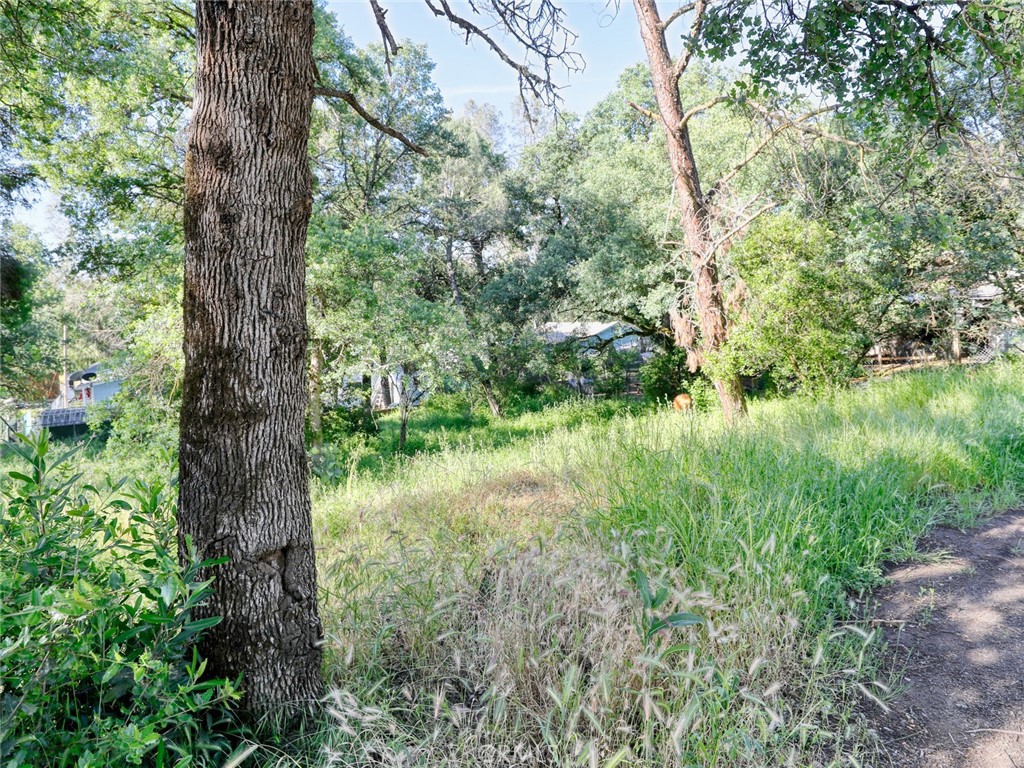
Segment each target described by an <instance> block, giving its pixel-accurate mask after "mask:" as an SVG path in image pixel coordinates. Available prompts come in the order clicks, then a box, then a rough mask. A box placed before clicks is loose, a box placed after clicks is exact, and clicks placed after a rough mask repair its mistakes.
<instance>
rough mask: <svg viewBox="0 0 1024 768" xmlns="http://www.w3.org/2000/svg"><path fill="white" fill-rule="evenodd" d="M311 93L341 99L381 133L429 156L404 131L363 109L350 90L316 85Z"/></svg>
mask: <svg viewBox="0 0 1024 768" xmlns="http://www.w3.org/2000/svg"><path fill="white" fill-rule="evenodd" d="M313 94H314V95H315V96H326V97H328V98H333V99H341V100H342V101H344V102H345V103H346V104H348V105H349V106H350V107H352V109H353V110H354V111H355V113H356V114H357V115H359V116H360V117H361V118H363V120H365V121H366V122H367V123H369V124H370V125H372V126H373V127H374V128H376V129H377V130H378V131H380V132H381V133H386V134H387V135H388V136H391V137H392V138H395V139H398V140H399V141H400V142H402V143H403V144H404V145H405V146H407V147H408V148H409V149H411V150H412V151H413V152H415V153H416V154H418V155H423V156H424V157H430V153H429V152H427V150H425V149H424V148H423V147H421V146H420V145H419V144H416V143H415V142H414V141H412V140H411V139H409V138H408V137H407V136H406V135H405V134H404V133H402V132H401V131H399V130H397V129H395V128H392V127H391V126H389V125H385V124H384V123H382V122H381V121H380V120H378V119H377V118H376V117H374V116H373V115H371V114H370V113H369V112H367V111H366V110H365V109H363V107H362V105H361V104H360V103H359V101H358V100H357V99H356V96H355V94H354V93H352V92H351V91H342V90H340V89H338V88H328V87H325V86H321V85H318V86H316V87H315V88H314V89H313Z"/></svg>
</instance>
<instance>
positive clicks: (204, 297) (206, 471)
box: [178, 0, 323, 715]
mask: <svg viewBox="0 0 1024 768" xmlns="http://www.w3.org/2000/svg"><path fill="white" fill-rule="evenodd" d="M196 38H197V63H196V74H195V99H194V113H193V117H192V123H191V128H190V136H189V141H188V149H187V155H186V161H185V296H184V323H185V338H184V351H185V377H184V389H183V393H182V409H181V454H180V500H179V508H178V526H179V530H178V539H179V546H180V551H181V557H182V558H185V557H187V556H188V553H187V548H186V542H187V541H188V540H191V541H192V542H193V544H194V546H195V548H196V550H197V552H198V554H199V556H200V557H202V558H214V557H227V558H229V559H230V560H229V562H227V563H226V564H224V565H220V566H217V567H214V568H212V569H210V570H209V571H208V572H207V573H205V574H203V576H204V577H208V576H213V577H215V580H214V582H213V587H212V589H213V596H212V597H211V599H210V600H209V602H208V603H207V604H206V605H204V606H203V607H202V608H201V609H200V610H199V611H198V613H199V614H200V615H204V616H221V617H223V621H222V622H221V623H220V624H219V625H218V626H216V627H214V628H213V629H212V630H209V631H208V632H207V634H206V635H205V636H204V638H203V639H202V641H201V643H200V652H201V653H202V655H203V656H204V657H205V658H206V659H207V660H208V663H209V666H208V670H209V672H210V673H211V674H213V675H218V676H226V677H229V678H233V677H235V676H237V675H238V674H241V675H242V676H243V682H242V685H243V688H244V691H245V698H244V702H243V706H244V708H245V709H246V710H247V711H248V712H250V713H251V714H256V715H260V714H264V713H268V712H272V711H274V712H276V711H280V710H282V709H283V710H286V711H291V712H294V711H296V710H299V709H305V708H308V707H310V706H313V705H315V703H316V702H317V701H318V699H319V698H320V696H321V695H322V687H323V684H322V672H321V649H320V641H321V636H322V630H321V624H320V618H319V614H318V612H317V600H316V598H317V594H316V567H315V561H314V552H313V536H312V522H311V516H310V501H309V489H308V478H307V465H306V448H305V444H304V418H305V409H306V335H307V332H306V312H305V264H304V260H305V243H306V230H307V225H308V223H309V217H310V211H311V195H312V192H311V190H312V186H311V185H312V178H311V174H310V170H309V161H308V156H307V151H308V150H307V141H308V137H309V126H310V110H311V106H312V101H313V83H314V78H315V69H314V63H313V57H312V44H313V3H312V0H275V2H264V1H263V0H217V1H215V0H200V2H197V3H196Z"/></svg>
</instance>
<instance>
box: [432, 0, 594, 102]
mask: <svg viewBox="0 0 1024 768" xmlns="http://www.w3.org/2000/svg"><path fill="white" fill-rule="evenodd" d="M424 2H426V4H427V7H428V8H429V9H430V10H431V12H432V13H433V14H434V15H435V16H438V17H441V18H446V19H448V21H449V22H451V24H452V25H454V26H455V27H457V28H458V29H460V30H462V32H463V33H464V34H465V36H466V42H467V43H468V42H469V40H470V39H471V38H473V37H476V38H478V39H480V40H482V41H483V42H484V43H485V44H486V45H487V46H488V47H489V48H490V49H491V50H492V51H494V53H495V54H496V55H497V56H498V58H499V59H501V60H502V61H503V62H504V63H505V64H507V65H508V66H509V67H510V68H511V69H512V70H513V71H515V72H516V74H517V75H518V76H519V93H520V96H521V97H522V102H523V108H524V110H525V113H526V117H527V119H528V120H532V118H531V116H530V110H529V104H528V101H527V95H528V94H530V95H532V96H534V97H535V98H537V99H539V100H540V101H541V103H544V104H547V105H554V104H555V103H557V101H558V93H557V91H558V86H556V85H555V84H554V82H553V79H552V67H553V65H554V64H556V63H557V64H561V65H562V66H564V67H565V69H566V71H567V72H579V71H582V70H583V68H584V66H585V63H584V61H583V57H582V56H580V54H578V53H576V52H575V51H573V50H571V45H572V44H573V43H575V42H576V35H575V34H574V33H573V32H571V31H570V30H569V29H568V28H567V27H566V26H565V23H564V13H563V11H562V10H561V8H559V7H558V5H556V4H555V3H554V2H552V0H487V2H486V4H485V5H482V6H480V7H478V3H477V2H476V1H475V0H470V2H469V7H470V9H471V10H472V11H473V12H474V13H477V14H480V13H482V11H481V8H486V10H487V12H488V13H489V14H490V16H491V20H492V21H495V22H496V24H491V25H484V26H482V25H479V24H476V23H474V22H473V21H470V20H469V19H467V18H465V17H464V16H461V15H459V14H458V13H456V12H455V11H454V10H453V9H452V7H451V5H450V4H449V2H448V0H424ZM494 26H500V27H502V28H503V29H504V30H505V32H507V33H508V35H509V36H510V37H511V38H512V39H513V40H515V41H516V42H517V43H518V44H519V45H521V46H522V47H523V48H524V49H525V56H524V59H525V60H524V61H523V62H518V61H516V60H515V59H514V58H513V57H512V55H511V54H510V53H509V52H508V51H507V50H506V49H505V48H504V47H503V46H502V45H501V44H500V43H499V42H498V40H497V39H496V38H495V37H494V36H493V35H492V34H490V30H491V29H492V28H493V27H494ZM531 58H532V59H533V60H534V65H533V66H536V67H537V68H539V70H540V71H539V72H538V71H535V70H534V68H533V66H531V64H530V59H531Z"/></svg>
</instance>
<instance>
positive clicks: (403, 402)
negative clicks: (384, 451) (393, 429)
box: [398, 381, 409, 453]
mask: <svg viewBox="0 0 1024 768" xmlns="http://www.w3.org/2000/svg"><path fill="white" fill-rule="evenodd" d="M398 419H399V424H400V426H399V431H398V452H399V453H401V452H402V451H404V450H405V441H406V439H407V438H408V437H409V397H408V395H407V394H406V391H405V382H404V381H403V382H402V383H401V384H400V385H399V394H398Z"/></svg>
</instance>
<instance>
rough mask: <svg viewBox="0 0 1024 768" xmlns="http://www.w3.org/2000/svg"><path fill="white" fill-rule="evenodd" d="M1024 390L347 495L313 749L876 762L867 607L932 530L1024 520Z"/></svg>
mask: <svg viewBox="0 0 1024 768" xmlns="http://www.w3.org/2000/svg"><path fill="white" fill-rule="evenodd" d="M1022 372H1024V371H1022V370H1021V368H1020V367H1019V366H1013V365H1009V364H1006V365H995V366H990V367H987V368H985V369H979V370H964V369H961V370H949V371H936V372H928V373H920V374H914V375H908V376H904V377H900V378H897V379H895V380H893V381H886V382H872V383H871V384H870V385H868V386H866V387H864V388H861V389H856V390H852V391H848V392H844V393H839V394H836V395H835V396H833V397H832V398H830V399H826V400H812V399H810V398H799V397H797V398H788V399H780V400H774V401H765V402H755V403H752V405H751V414H750V418H749V419H748V420H747V421H746V422H745V423H743V424H740V425H738V426H736V427H732V428H727V427H725V425H723V424H722V423H721V422H720V421H719V420H718V418H717V417H715V416H713V415H696V416H690V415H677V414H672V413H664V412H661V413H656V414H651V415H641V416H626V417H623V418H618V419H615V420H612V421H610V422H608V423H604V424H591V425H583V426H581V427H578V428H576V429H574V430H571V431H569V430H565V431H559V430H556V431H553V432H550V433H548V434H546V435H544V436H543V437H541V438H539V439H537V440H534V441H530V442H528V443H523V444H517V445H510V446H505V447H503V448H500V449H496V450H479V451H466V450H458V451H448V452H442V453H440V454H436V455H433V456H423V457H420V458H417V459H412V460H410V461H408V462H406V463H405V464H404V465H403V466H402V468H401V471H400V472H397V473H396V474H395V475H394V476H392V477H389V478H387V479H386V480H383V481H382V480H381V478H380V477H370V476H364V475H356V476H353V477H351V478H350V479H349V481H348V482H347V483H346V484H345V485H344V486H343V487H341V488H325V489H322V490H321V495H320V497H319V499H318V502H317V509H318V515H317V522H318V526H319V528H320V533H321V543H322V547H323V551H322V553H321V555H320V562H321V564H322V584H323V589H324V611H323V613H324V615H325V617H327V621H328V626H329V644H328V647H329V649H330V653H329V668H328V672H329V678H330V680H331V684H332V687H333V691H334V692H333V694H332V700H331V706H330V713H331V715H332V717H333V722H332V723H331V724H330V725H328V726H326V727H325V728H324V730H323V731H322V732H321V733H320V734H319V736H318V737H317V738H316V739H314V740H313V744H312V748H313V753H316V751H317V750H321V751H320V753H319V754H320V756H319V758H317V760H318V762H319V763H320V764H324V765H345V766H357V765H358V766H362V765H366V766H369V765H394V766H399V765H401V766H406V765H409V766H411V765H422V766H435V765H450V766H456V765H459V766H465V765H494V766H527V765H558V766H576V765H579V766H605V765H622V766H638V767H639V766H652V767H653V766H667V765H672V766H691V765H692V766H748V765H749V766H777V765H801V766H803V765H849V764H857V762H858V761H859V760H863V759H865V756H866V755H869V754H870V750H871V745H870V743H869V740H868V739H867V736H866V731H865V728H864V727H863V724H862V723H861V721H860V719H859V718H858V717H857V716H856V715H855V714H854V713H855V711H856V709H857V707H858V705H860V704H861V703H862V702H864V701H867V700H874V701H881V700H883V699H884V698H885V696H886V690H887V688H886V681H885V680H884V679H881V673H880V672H879V671H878V667H877V664H878V643H877V642H876V641H875V637H874V635H873V634H872V633H871V632H869V631H867V630H866V629H865V628H864V627H863V626H862V625H861V624H859V623H858V621H857V620H856V619H857V617H856V611H855V610H854V605H853V604H854V602H855V599H856V597H857V595H858V594H859V592H860V591H862V590H864V589H865V588H868V587H870V586H872V585H874V584H877V583H878V582H879V580H880V579H881V575H882V566H883V563H884V562H885V561H886V560H890V559H900V558H906V557H910V556H912V555H913V552H914V545H915V542H916V540H917V539H918V538H919V537H920V535H921V534H922V533H923V532H924V531H926V530H927V529H928V528H929V527H930V526H932V525H935V524H936V523H939V522H947V523H955V524H961V525H962V524H967V523H969V522H971V521H973V520H976V519H978V518H979V517H980V516H983V515H985V514H987V513H989V512H991V511H993V510H996V509H1000V508H1003V507H1006V506H1009V505H1011V504H1013V503H1014V502H1015V501H1017V500H1018V499H1019V498H1020V496H1021V494H1022V491H1024V437H1022V435H1024V399H1022V397H1021V394H1020V391H1019V380H1020V376H1021V374H1022ZM487 489H489V490H487ZM524 499H525V500H526V502H525V506H524V503H523V500H524ZM467 502H468V503H467ZM531 529H532V530H537V529H540V530H542V531H544V532H545V535H543V536H541V537H539V538H531V537H530V532H531ZM642 584H647V585H648V586H647V587H646V588H642V586H641V585H642ZM659 595H660V601H654V600H653V599H652V596H653V597H658V596H659ZM654 602H657V607H652V606H653V603H654ZM679 615H683V616H690V615H693V616H695V617H699V620H693V621H686V622H681V623H680V622H676V623H675V624H674V623H673V622H671V621H667V620H668V619H669V618H671V617H672V616H679ZM652 627H655V629H654V631H653V632H652V631H651V628H652ZM311 754H312V753H311Z"/></svg>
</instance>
